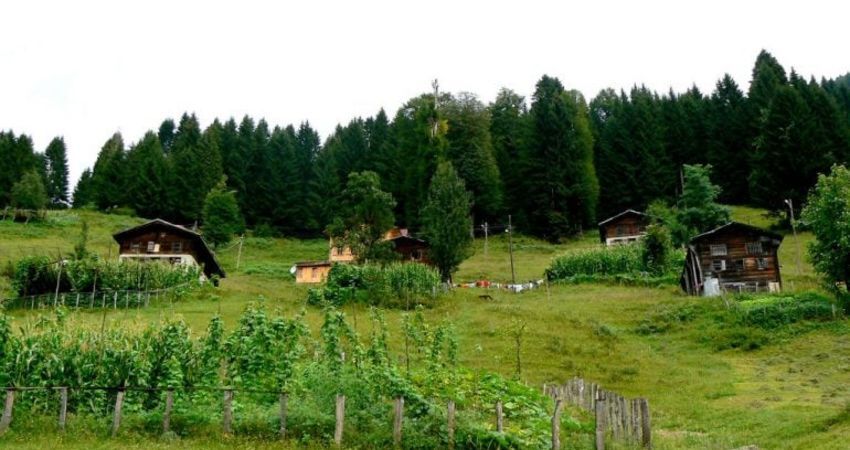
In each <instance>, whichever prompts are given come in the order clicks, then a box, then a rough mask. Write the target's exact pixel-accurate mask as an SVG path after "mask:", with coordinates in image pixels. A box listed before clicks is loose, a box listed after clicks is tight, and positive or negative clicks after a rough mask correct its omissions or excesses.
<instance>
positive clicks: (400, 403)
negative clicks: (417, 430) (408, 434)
mask: <svg viewBox="0 0 850 450" xmlns="http://www.w3.org/2000/svg"><path fill="white" fill-rule="evenodd" d="M393 409H394V411H393V412H394V414H393V444H394V445H395V446H396V447H400V446H401V427H402V424H403V421H404V397H398V398H396V399H395V408H393Z"/></svg>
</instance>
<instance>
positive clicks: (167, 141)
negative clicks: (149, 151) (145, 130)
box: [157, 119, 177, 154]
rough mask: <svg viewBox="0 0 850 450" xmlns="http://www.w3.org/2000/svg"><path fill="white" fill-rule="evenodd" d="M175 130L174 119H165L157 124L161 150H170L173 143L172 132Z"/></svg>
mask: <svg viewBox="0 0 850 450" xmlns="http://www.w3.org/2000/svg"><path fill="white" fill-rule="evenodd" d="M176 130H177V125H175V124H174V119H165V120H163V121H162V123H161V124H160V125H159V132H158V133H157V136H158V137H159V145H160V147H161V148H162V152H163V153H165V154H168V153H169V152H170V151H171V146H172V145H174V132H175V131H176Z"/></svg>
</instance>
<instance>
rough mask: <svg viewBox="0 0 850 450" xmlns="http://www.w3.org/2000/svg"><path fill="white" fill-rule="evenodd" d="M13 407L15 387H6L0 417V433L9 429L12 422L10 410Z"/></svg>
mask: <svg viewBox="0 0 850 450" xmlns="http://www.w3.org/2000/svg"><path fill="white" fill-rule="evenodd" d="M14 407H15V388H8V389H6V406H5V407H4V408H3V417H2V418H0V434H3V433H5V432H6V430H8V429H9V425H11V424H12V410H13V409H14Z"/></svg>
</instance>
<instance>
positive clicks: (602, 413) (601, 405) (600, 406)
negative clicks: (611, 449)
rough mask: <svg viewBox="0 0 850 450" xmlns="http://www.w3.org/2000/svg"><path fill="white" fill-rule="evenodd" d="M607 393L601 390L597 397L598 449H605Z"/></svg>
mask: <svg viewBox="0 0 850 450" xmlns="http://www.w3.org/2000/svg"><path fill="white" fill-rule="evenodd" d="M606 409H607V408H606V407H605V394H604V393H602V392H600V393H599V398H597V399H596V450H605V425H606V423H605V419H606V418H607V417H606V415H607V414H606V413H607V411H606Z"/></svg>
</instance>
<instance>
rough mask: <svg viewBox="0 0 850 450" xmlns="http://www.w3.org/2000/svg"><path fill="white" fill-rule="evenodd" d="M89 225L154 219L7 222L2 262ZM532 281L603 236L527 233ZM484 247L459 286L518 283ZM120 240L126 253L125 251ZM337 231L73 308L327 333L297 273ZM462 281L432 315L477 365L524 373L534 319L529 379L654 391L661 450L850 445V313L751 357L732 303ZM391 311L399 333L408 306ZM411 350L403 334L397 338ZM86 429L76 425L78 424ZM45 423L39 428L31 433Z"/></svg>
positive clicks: (88, 436)
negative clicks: (258, 312)
mask: <svg viewBox="0 0 850 450" xmlns="http://www.w3.org/2000/svg"><path fill="white" fill-rule="evenodd" d="M733 213H734V215H735V218H736V219H738V220H741V221H744V222H748V223H752V224H754V225H759V226H769V225H770V224H771V223H772V220H771V219H770V218H769V217H766V216H764V215H763V213H761V212H760V211H759V210H755V209H751V208H742V207H735V208H733ZM83 220H85V221H87V222H88V223H89V226H90V237H89V248H90V249H91V250H92V251H96V252H97V253H99V254H101V255H103V256H105V257H108V256H110V255H112V256H113V257H114V255H115V252H116V248H117V247H116V246H115V245H114V243H113V242H112V239H111V234H112V233H113V232H115V231H118V230H120V229H122V228H124V227H127V226H131V225H133V224H136V223H139V222H140V219H136V218H130V217H125V216H111V215H103V214H99V213H92V212H82V211H70V212H54V213H51V214H50V216H49V220H48V221H47V222H46V223H39V224H37V223H31V224H29V225H23V224H13V223H10V222H0V267H7V264H8V263H9V262H10V261H14V260H15V259H17V258H20V257H21V256H24V255H29V254H48V255H56V254H58V253H59V252H69V251H70V250H71V249H72V247H73V245H74V242H75V241H76V239H77V236H78V234H79V229H80V224H81V222H82V221H83ZM799 239H800V242H799V243H798V242H796V241H795V239H794V237H793V236H790V235H789V236H786V239H785V242H784V243H783V245H782V247H781V253H780V260H781V262H782V274H783V281H784V285H785V289H786V291H788V290H802V289H815V288H817V286H818V283H817V279H816V277H815V276H814V274H813V273H812V269H811V266H810V265H809V264H808V263H807V262H806V261H805V255H803V257H802V261H801V264H800V266H799V267H798V266H797V264H796V257H797V244H799V248H800V249H801V251H802V252H805V245H806V242H808V241H809V240H811V239H812V237H811V235H810V234H808V233H802V234H801V235H800V237H799ZM514 244H515V245H514V253H515V255H514V256H515V258H514V262H515V271H516V278H517V280H530V279H539V278H541V277H542V272H543V270H544V269H545V268H546V267H547V265H548V264H549V261H550V260H551V258H552V257H553V256H555V255H557V254H559V253H562V252H566V251H570V250H573V249H577V248H584V247H591V246H594V245H598V236H597V235H596V233H595V232H593V233H586V234H585V235H584V236H583V237H581V238H579V239H576V240H574V241H571V242H567V243H564V244H560V245H550V244H548V243H545V242H541V241H538V240H535V239H531V238H527V237H522V236H515V238H514ZM483 247H484V243H483V240H480V239H479V240H477V241H476V251H475V254H474V256H473V257H471V258H470V259H469V260H467V261H466V262H464V264H463V265H462V266H461V268H460V270H459V272H458V273H457V275H456V277H455V278H456V281H473V280H476V279H490V280H493V281H508V280H510V278H511V269H510V264H509V259H508V249H507V238H506V236H503V235H499V236H496V237H492V238H491V239H490V240H489V242H488V246H487V247H488V248H487V252H486V254H485V252H484V248H483ZM110 248H111V252H110ZM326 251H327V244H326V242H325V241H323V240H309V241H299V240H291V239H269V238H248V239H246V243H245V246H244V248H243V253H242V261H241V266H240V268H239V269H238V270H237V269H236V256H237V254H236V248H235V247H231V248H226V249H220V250H219V251H218V255H219V257H220V259H221V262H222V264H223V266H224V268H225V269H226V271H227V274H228V276H227V278H226V279H225V280H223V281H222V283H221V286H220V287H219V288H218V289H217V290H215V291H214V293H213V295H205V296H203V298H192V299H187V300H185V301H181V302H177V303H174V304H166V303H156V304H153V305H152V306H151V307H149V308H147V309H142V310H131V311H122V310H119V311H112V310H108V311H105V312H104V311H91V312H87V311H84V312H79V313H74V317H73V321H74V323H75V324H76V326H98V327H99V326H100V324H101V321H102V320H104V318H105V321H106V324H107V326H109V327H119V326H120V327H140V326H142V325H144V324H145V323H149V322H151V321H157V320H160V319H162V318H164V317H173V316H175V315H179V316H182V317H183V318H184V319H185V320H186V321H187V323H189V324H190V326H191V327H192V328H193V330H194V331H195V332H196V333H200V332H201V331H202V330H203V327H204V326H206V323H207V321H208V320H209V319H210V318H211V317H212V316H213V315H214V314H217V313H220V314H221V315H222V316H223V318H224V319H225V323H226V324H227V325H229V326H232V325H233V323H234V322H235V320H236V319H237V318H238V315H239V314H240V313H241V311H242V310H243V309H244V307H245V305H246V304H247V303H249V302H254V301H261V302H264V303H265V304H266V305H267V306H268V307H269V308H270V309H272V310H278V311H280V312H282V313H284V314H292V313H295V312H297V311H300V310H302V309H305V308H306V311H307V320H308V321H309V323H310V326H311V329H312V330H313V331H314V332H316V331H317V330H318V325H319V321H320V319H321V317H320V311H319V310H318V309H315V308H311V307H307V306H306V304H305V295H306V288H305V287H303V286H299V285H295V283H294V280H293V279H292V277H291V276H290V275H289V268H290V267H291V266H292V263H293V262H294V261H297V260H303V259H320V258H323V257H325V254H326ZM0 290H2V292H3V293H4V294H6V295H8V294H9V286H8V279H6V278H4V277H0ZM480 294H481V291H480V290H477V289H457V290H455V291H454V292H452V293H450V294H448V295H446V296H445V298H443V299H442V300H441V301H440V302H439V304H438V305H437V306H436V307H434V308H432V309H429V310H427V311H426V315H427V316H428V317H429V318H431V319H447V320H450V321H451V322H453V323H454V324H455V325H456V328H457V330H458V331H459V333H460V336H459V338H460V349H461V350H460V358H461V361H462V363H463V364H464V365H466V366H468V367H471V368H474V369H480V370H490V371H496V372H500V373H503V374H506V375H511V374H513V373H514V371H515V363H514V346H513V343H512V341H511V338H510V337H509V336H508V335H507V333H506V330H507V329H508V327H509V326H510V325H511V323H512V321H514V320H521V321H525V322H526V323H527V324H528V332H527V336H526V338H525V342H524V343H523V347H522V352H521V353H522V379H523V380H524V381H525V382H527V383H529V384H531V385H535V386H540V385H541V384H542V383H544V382H549V383H552V382H559V381H560V382H562V381H564V380H566V379H568V378H570V377H572V376H575V375H579V376H582V377H584V378H586V379H588V380H592V381H596V382H598V383H601V384H602V385H603V386H604V387H606V388H608V389H610V390H614V391H617V392H620V393H622V394H624V395H626V396H630V397H631V396H642V397H646V398H648V399H649V402H650V405H651V408H652V412H653V431H654V438H655V447H656V448H660V449H680V448H717V449H731V448H736V447H740V446H744V445H750V444H754V445H758V446H759V447H760V448H847V441H848V439H850V410H848V407H847V405H850V388H848V386H847V383H846V381H847V379H848V376H850V327H848V326H847V323H846V322H845V321H840V322H835V323H830V324H829V326H820V327H812V328H811V330H809V331H805V330H803V331H800V330H796V331H794V332H787V333H786V332H778V333H777V334H776V336H775V337H773V338H772V339H771V341H770V343H769V344H767V345H764V346H762V347H761V348H758V349H755V350H751V351H745V350H739V349H733V350H722V351H718V350H716V349H715V346H713V345H712V342H711V339H712V337H713V336H718V335H720V334H719V333H722V331H723V330H717V329H716V325H713V322H712V319H711V314H710V311H711V310H712V308H722V302H721V300H718V299H692V298H688V297H686V296H684V295H682V294H681V293H680V292H679V291H678V289H676V288H675V287H672V286H671V287H665V288H635V287H627V286H616V285H600V284H579V285H553V286H551V288H549V289H545V288H544V289H539V290H536V291H532V292H526V293H522V294H511V293H507V292H504V291H491V292H490V294H491V295H492V297H493V299H492V300H489V299H486V300H485V299H481V298H479V295H480ZM681 305H698V306H700V307H703V308H704V309H706V310H708V311H709V313H706V314H704V315H702V316H699V317H697V318H695V319H694V320H693V321H691V322H689V323H686V324H683V325H681V326H676V327H674V328H672V329H671V330H670V331H668V332H666V333H659V334H641V333H638V328H639V326H640V324H641V323H642V322H643V321H645V320H647V319H650V318H652V317H655V316H656V315H657V314H658V313H659V312H663V311H666V310H669V309H671V308H678V307H680V306H681ZM345 312H346V313H347V314H349V317H350V319H351V320H355V317H359V318H361V321H360V327H361V329H360V330H359V331H360V332H361V333H363V332H366V331H367V330H365V329H363V327H364V325H363V324H365V323H366V320H365V317H366V314H367V312H366V310H365V309H364V308H352V307H346V308H345ZM8 314H10V315H12V316H13V317H14V318H15V320H16V321H31V320H35V318H36V317H37V315H38V314H39V312H37V311H36V312H34V311H25V310H13V311H9V312H8ZM387 320H388V323H389V325H390V327H391V329H392V331H394V332H395V331H398V327H399V325H400V312H397V311H390V312H388V313H387ZM394 344H395V347H396V350H397V349H398V348H399V347H400V344H399V343H394ZM72 429H73V428H72ZM32 430H37V431H38V432H32ZM60 444H61V445H62V446H63V447H68V448H116V447H120V448H224V447H228V448H232V447H236V448H255V447H259V448H265V447H272V446H274V447H276V448H282V445H281V444H280V443H274V442H261V441H255V440H251V439H249V438H240V437H236V438H229V440H223V439H219V438H218V437H217V436H193V437H190V438H182V439H180V440H179V441H177V442H172V441H162V440H160V439H158V438H156V437H150V436H135V435H128V436H123V437H121V438H119V439H118V440H110V439H107V438H105V437H104V433H94V432H91V431H85V430H83V431H80V432H69V433H66V435H65V436H61V435H59V434H57V433H52V432H44V431H43V428H40V427H38V426H36V425H32V426H23V427H19V428H18V429H17V431H16V427H15V425H13V427H12V431H11V432H10V433H8V434H7V435H6V436H3V437H0V446H3V447H9V448H49V447H58V446H59V445H60Z"/></svg>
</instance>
